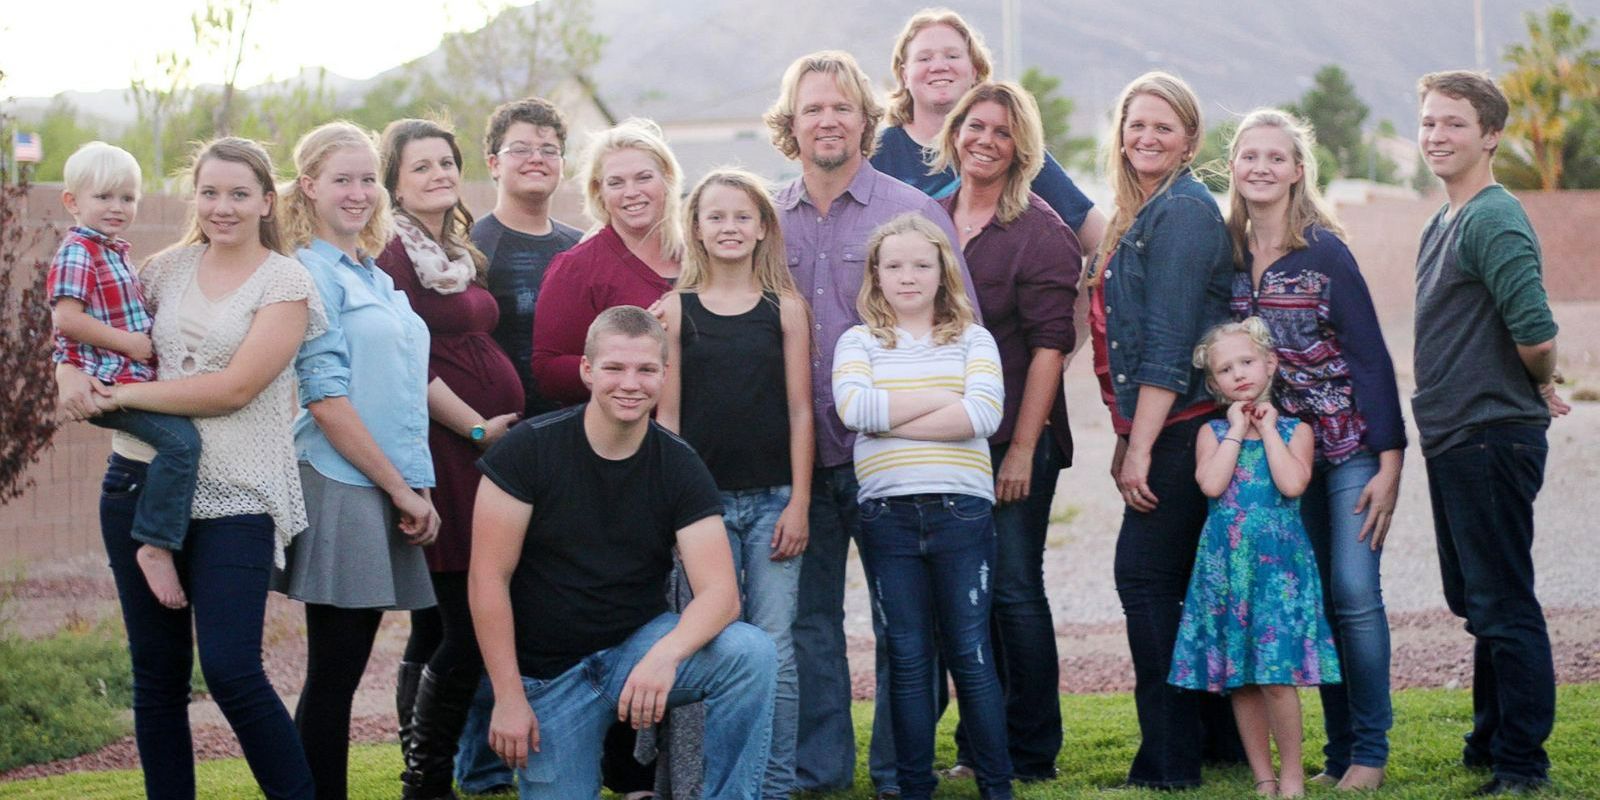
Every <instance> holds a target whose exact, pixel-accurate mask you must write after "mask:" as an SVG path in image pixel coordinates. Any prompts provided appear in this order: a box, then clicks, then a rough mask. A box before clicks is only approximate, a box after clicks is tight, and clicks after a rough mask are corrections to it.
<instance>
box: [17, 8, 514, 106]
mask: <svg viewBox="0 0 1600 800" xmlns="http://www.w3.org/2000/svg"><path fill="white" fill-rule="evenodd" d="M525 2H526V0H513V1H512V2H506V0H453V1H452V2H433V3H426V2H425V3H416V4H410V3H408V4H405V5H406V6H408V7H407V8H406V10H405V11H404V12H403V13H396V8H397V7H400V5H401V4H399V3H396V2H394V0H275V1H274V0H257V9H256V12H255V15H254V17H253V18H252V21H251V31H252V33H251V37H250V38H251V39H252V40H254V41H255V42H257V43H259V46H258V47H256V48H255V49H253V50H251V51H249V52H247V53H246V56H245V60H244V66H243V68H242V69H241V75H240V80H239V84H240V86H241V87H249V86H253V85H255V84H258V83H262V82H265V81H268V80H276V79H281V78H286V77H289V76H292V75H294V74H296V73H297V72H299V71H300V69H301V68H303V67H319V66H320V67H326V68H327V69H328V70H329V71H330V72H333V73H335V74H338V75H342V76H344V77H347V78H356V79H361V78H369V77H371V76H373V75H376V74H377V73H379V72H382V71H384V70H386V69H388V68H390V67H393V66H397V65H399V64H402V63H405V62H406V61H409V60H411V59H413V58H416V57H417V56H421V55H424V54H426V53H428V52H430V51H432V50H433V49H434V48H436V47H438V45H439V40H440V38H441V37H442V36H443V35H444V33H445V32H447V31H452V30H464V29H476V28H479V27H482V25H483V23H484V22H485V21H486V20H488V19H489V17H491V16H493V12H494V11H496V10H498V9H500V8H504V7H505V6H507V5H523V4H525ZM0 6H3V7H4V11H3V12H0V71H3V72H4V73H5V79H4V81H3V82H0V97H48V96H51V95H54V94H56V93H57V92H63V91H68V90H76V91H95V90H99V89H125V88H127V86H128V82H129V81H130V80H131V79H132V78H134V77H136V76H139V75H152V76H153V75H154V74H155V73H154V65H155V58H156V54H158V53H161V52H163V51H167V50H178V51H179V52H183V53H186V54H190V55H191V56H192V57H193V58H194V64H193V66H192V67H191V68H190V72H189V75H190V81H191V82H196V83H220V82H221V81H222V76H223V65H222V63H221V61H220V60H212V61H207V60H203V59H201V58H200V57H199V54H198V53H195V52H194V50H195V47H194V28H193V26H192V25H191V24H190V15H191V14H193V13H194V12H196V11H199V10H202V9H204V7H205V0H0ZM69 25H70V26H72V27H71V30H70V31H69V30H68V27H69Z"/></svg>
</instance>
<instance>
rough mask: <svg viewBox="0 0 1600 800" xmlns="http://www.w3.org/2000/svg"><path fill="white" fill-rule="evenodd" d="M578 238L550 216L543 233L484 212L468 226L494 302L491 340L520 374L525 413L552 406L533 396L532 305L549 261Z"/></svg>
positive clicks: (575, 231)
mask: <svg viewBox="0 0 1600 800" xmlns="http://www.w3.org/2000/svg"><path fill="white" fill-rule="evenodd" d="M582 238H583V232H582V231H580V230H578V229H577V228H574V227H572V226H571V225H566V224H563V223H561V222H559V221H557V220H550V232H549V233H547V234H544V235H543V236H532V235H530V234H526V233H522V232H521V231H514V230H512V229H510V228H508V227H506V226H505V224H504V223H502V222H501V221H500V220H498V219H495V216H494V214H486V215H484V216H483V217H482V218H480V219H479V220H478V221H477V222H475V223H473V225H472V243H473V244H474V245H477V247H478V249H479V250H481V251H483V254H484V255H485V256H488V258H489V275H488V277H489V293H490V294H492V295H494V299H495V302H497V303H499V305H500V323H499V324H498V325H496V326H495V329H494V340H495V341H496V342H499V343H500V347H501V349H503V350H505V351H506V355H507V356H510V357H511V363H512V364H513V365H515V366H516V368H517V375H518V377H520V378H522V390H523V392H524V394H525V396H526V397H527V399H528V401H527V406H526V407H525V409H524V412H523V416H525V417H533V416H537V415H539V414H543V413H544V412H546V411H552V410H554V409H555V408H557V404H555V403H552V402H550V401H548V400H546V399H544V398H543V397H542V396H541V395H540V394H539V391H538V387H537V386H535V385H534V381H533V372H532V367H531V363H532V361H533V308H534V305H535V304H536V303H537V302H538V300H539V286H540V284H542V283H543V282H544V272H545V269H546V268H547V267H549V266H550V261H551V260H552V259H554V258H555V257H556V256H557V255H559V254H561V253H562V252H563V251H565V250H567V249H568V248H570V247H572V246H573V245H575V244H577V243H578V240H579V239H582Z"/></svg>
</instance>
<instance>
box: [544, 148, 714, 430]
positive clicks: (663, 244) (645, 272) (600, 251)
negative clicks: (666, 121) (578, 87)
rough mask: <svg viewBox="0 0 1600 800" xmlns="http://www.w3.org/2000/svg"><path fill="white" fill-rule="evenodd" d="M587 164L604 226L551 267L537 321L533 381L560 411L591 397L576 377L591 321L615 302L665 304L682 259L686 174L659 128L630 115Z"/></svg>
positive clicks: (587, 183) (590, 201) (587, 196)
mask: <svg viewBox="0 0 1600 800" xmlns="http://www.w3.org/2000/svg"><path fill="white" fill-rule="evenodd" d="M584 162H585V170H584V172H585V179H584V186H583V190H584V209H585V211H587V212H588V214H589V216H590V217H591V218H592V219H594V220H596V221H597V222H598V227H597V228H596V229H595V230H594V231H592V232H591V233H590V235H589V237H588V238H586V239H584V240H583V241H582V242H579V243H578V245H577V246H575V247H573V248H572V249H571V250H568V251H566V252H565V253H562V254H561V255H559V256H556V258H555V260H554V261H551V262H550V269H549V271H548V272H546V273H545V277H544V286H543V287H542V288H541V289H540V290H539V300H538V305H537V306H535V308H534V315H533V320H534V322H533V365H532V367H533V377H534V381H535V382H537V384H538V385H539V390H540V392H541V393H543V394H544V395H545V396H546V397H548V398H549V399H551V400H554V401H556V402H558V403H560V404H562V405H573V404H575V403H582V402H584V401H586V400H588V399H589V389H588V388H587V387H585V386H584V385H583V381H582V380H580V379H579V378H578V359H579V358H580V357H581V356H582V355H583V339H584V336H585V334H587V333H588V331H589V324H590V323H591V322H594V318H595V317H596V316H598V315H599V314H600V312H601V311H604V310H606V309H608V308H611V307H612V306H621V305H635V306H640V307H644V308H648V307H650V305H651V304H652V303H654V302H656V301H657V300H659V299H661V296H662V295H664V294H666V293H667V292H669V291H671V290H672V281H673V280H675V279H676V278H677V277H678V260H679V259H680V258H681V257H682V255H683V231H682V229H681V228H680V227H679V217H680V216H681V214H679V212H678V206H679V197H680V196H681V194H682V188H683V186H682V182H683V170H682V169H681V168H679V167H678V160H677V159H676V158H675V157H673V155H672V151H671V150H669V149H667V143H666V141H664V140H663V139H662V137H661V129H660V128H658V127H657V126H656V124H655V123H654V122H651V121H649V120H643V119H630V120H627V121H625V122H623V123H622V124H621V125H618V126H616V127H615V128H611V129H609V130H606V131H602V132H601V133H599V134H598V135H596V136H595V138H594V140H593V141H592V142H591V143H590V145H589V148H588V150H587V151H586V152H585V154H584Z"/></svg>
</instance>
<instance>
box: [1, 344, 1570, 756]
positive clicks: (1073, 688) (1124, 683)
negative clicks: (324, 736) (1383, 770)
mask: <svg viewBox="0 0 1600 800" xmlns="http://www.w3.org/2000/svg"><path fill="white" fill-rule="evenodd" d="M1406 379H1407V376H1406V375H1405V374H1404V372H1403V371H1402V376H1401V380H1402V384H1404V383H1405V381H1406ZM1401 390H1402V392H1409V390H1410V387H1409V386H1405V385H1402V387H1401ZM1067 396H1068V397H1069V398H1071V400H1072V403H1071V416H1072V420H1073V435H1074V437H1075V439H1076V443H1077V454H1076V457H1075V463H1076V466H1074V467H1073V468H1072V469H1070V470H1067V471H1066V472H1065V473H1063V475H1062V478H1061V482H1060V484H1059V487H1058V489H1057V493H1056V515H1055V516H1056V518H1057V519H1058V520H1062V522H1060V523H1059V524H1056V525H1054V526H1052V528H1051V532H1050V539H1049V545H1048V550H1047V552H1046V558H1045V580H1046V586H1047V587H1048V589H1049V593H1050V598H1051V604H1052V607H1053V610H1054V612H1055V620H1056V635H1057V640H1058V645H1059V647H1060V651H1061V655H1062V670H1061V673H1062V678H1061V689H1062V691H1066V692H1108V691H1127V690H1130V689H1131V688H1132V687H1133V672H1132V664H1131V662H1130V661H1129V659H1128V650H1127V643H1126V640H1125V638H1124V629H1123V625H1122V613H1121V608H1120V606H1119V605H1118V603H1117V596H1116V591H1115V589H1114V587H1113V586H1112V580H1111V560H1112V554H1113V548H1114V545H1115V539H1116V530H1117V525H1118V522H1119V520H1120V517H1121V513H1122V508H1121V505H1120V501H1119V500H1118V498H1117V494H1116V492H1115V490H1114V487H1113V484H1112V482H1111V478H1110V477H1109V475H1108V474H1107V468H1108V465H1109V464H1110V458H1111V455H1110V451H1111V444H1112V436H1111V432H1110V429H1109V425H1108V424H1107V420H1106V414H1105V410H1104V409H1103V408H1102V407H1100V405H1099V399H1098V393H1097V391H1096V389H1095V387H1094V386H1093V383H1092V376H1090V375H1089V374H1088V368H1087V359H1079V360H1078V361H1077V362H1076V363H1074V364H1073V366H1072V368H1071V369H1070V370H1069V372H1068V386H1067ZM1411 439H1412V442H1413V446H1412V448H1411V450H1410V451H1409V452H1408V453H1407V456H1406V467H1405V472H1404V478H1403V481H1402V485H1401V500H1400V506H1399V509H1398V511H1397V514H1396V518H1395V523H1394V528H1393V530H1392V531H1391V533H1390V536H1389V541H1388V544H1387V545H1386V549H1385V552H1384V562H1383V586H1384V590H1385V600H1386V603H1387V606H1388V610H1389V619H1390V624H1391V628H1392V639H1393V649H1394V661H1393V664H1394V666H1393V682H1394V686H1395V687H1396V688H1406V687H1412V686H1467V685H1469V684H1470V681H1471V673H1472V640H1471V637H1470V636H1468V635H1467V634H1466V633H1465V632H1464V631H1463V630H1462V628H1461V622H1460V620H1458V619H1456V618H1455V617H1453V616H1451V615H1450V614H1449V612H1448V611H1446V610H1445V607H1444V597H1443V595H1442V594H1441V590H1440V582H1439V571H1438V570H1439V567H1438V562H1437V560H1436V557H1435V552H1434V541H1433V525H1432V518H1431V515H1430V512H1429V507H1428V497H1427V484H1426V480H1425V475H1424V472H1423V462H1422V457H1421V453H1420V451H1418V450H1417V448H1416V446H1415V441H1416V436H1415V431H1412V437H1411ZM1596 442H1600V404H1596V403H1583V404H1577V405H1576V407H1575V409H1574V411H1573V413H1572V414H1571V415H1570V416H1568V417H1566V418H1564V419H1561V420H1557V421H1556V423H1555V424H1554V426H1553V427H1552V428H1551V430H1550V445H1551V446H1550V459H1551V460H1550V463H1549V464H1548V465H1547V467H1546V472H1545V485H1544V489H1543V491H1542V492H1541V493H1540V496H1539V501H1538V505H1537V508H1536V514H1537V525H1538V531H1539V534H1538V539H1537V541H1536V542H1535V544H1534V560H1535V562H1536V564H1537V569H1538V574H1539V596H1540V598H1541V600H1542V601H1543V602H1544V604H1545V611H1546V617H1547V618H1548V620H1549V625H1550V635H1551V640H1552V642H1553V644H1554V647H1555V661H1556V675H1557V678H1558V679H1559V680H1560V681H1562V682H1563V683H1579V682H1591V681H1600V594H1597V593H1596V592H1595V591H1594V589H1593V586H1594V580H1595V576H1597V575H1600V547H1595V546H1594V544H1593V541H1592V537H1589V536H1586V534H1587V532H1588V531H1589V530H1591V529H1590V524H1591V521H1592V520H1595V519H1600V492H1596V491H1595V490H1594V487H1596V486H1600V458H1596V457H1595V455H1594V452H1593V451H1590V450H1587V449H1586V448H1587V447H1593V446H1594V443H1596ZM32 572H33V574H32V576H31V577H30V578H29V579H28V580H25V581H23V582H22V583H20V584H17V585H15V586H13V587H12V588H13V589H14V590H15V595H16V598H15V600H14V601H13V605H14V606H15V608H14V609H13V614H12V616H13V619H12V620H11V625H12V626H13V628H14V629H15V630H17V631H18V632H20V633H21V634H22V635H24V636H39V635H45V634H48V633H50V632H52V631H55V630H58V629H60V628H61V627H62V625H64V624H68V623H70V622H73V621H75V620H78V621H83V620H88V621H92V620H97V619H100V618H103V617H106V616H112V615H115V614H116V613H117V609H116V596H115V593H114V592H113V590H112V587H111V581H110V578H109V576H108V575H107V574H106V572H105V568H104V564H103V562H102V560H101V559H100V558H85V559H82V560H80V561H78V562H73V563H67V564H54V565H43V566H38V567H35V568H34V569H33V571H32ZM845 611H846V619H845V625H846V630H847V633H848V634H849V642H850V664H851V672H852V677H853V680H854V685H855V693H856V696H857V697H858V698H868V697H871V696H872V684H873V678H872V646H873V642H872V629H871V622H870V619H869V617H868V616H867V599H866V590H865V587H864V584H863V581H862V578H861V571H860V565H859V562H858V561H856V560H852V563H851V568H850V574H849V589H848V591H847V593H846V609H845ZM406 631H407V623H406V618H405V616H404V615H401V614H390V615H388V616H387V617H386V619H385V621H384V625H383V628H382V630H381V631H380V633H379V638H378V643H377V645H376V647H375V648H374V649H373V657H372V660H371V662H370V663H369V665H368V668H367V672H366V676H365V678H364V679H363V681H362V684H361V689H360V692H359V693H358V695H357V697H356V706H355V710H354V714H353V717H354V721H353V723H352V731H351V733H352V738H353V739H354V740H356V741H362V742H373V741H389V740H393V738H394V733H395V721H394V706H393V699H392V697H393V692H394V668H395V665H396V664H397V663H398V662H399V659H400V653H401V651H402V650H403V649H404V644H405V636H406ZM265 645H266V647H265V650H266V667H267V673H268V675H269V677H270V678H271V679H272V682H273V685H274V686H277V687H278V689H279V691H280V692H282V693H283V694H284V701H285V703H286V704H287V705H288V706H289V707H290V708H293V707H294V704H295V702H296V700H297V699H298V694H297V693H298V691H299V687H300V684H301V682H302V681H303V678H304V674H303V668H304V661H305V640H304V622H303V616H302V612H301V609H300V607H299V605H298V604H296V603H293V602H290V601H288V600H286V599H284V598H282V597H278V596H274V597H273V598H272V599H271V601H270V602H269V604H268V611H267V622H266V634H265ZM190 718H191V720H192V721H193V724H194V730H195V751H196V753H197V755H198V756H199V757H201V758H222V757H228V756H235V755H238V743H237V742H236V741H235V740H234V738H233V734H232V733H231V732H230V731H229V730H228V728H227V725H226V724H225V722H224V721H223V719H222V716H221V714H220V713H219V712H218V711H217V708H216V706H215V705H214V704H212V703H211V702H210V701H209V700H208V699H206V698H199V699H197V700H196V702H195V703H194V704H193V705H192V706H191V707H190ZM137 763H138V756H137V754H136V753H135V751H134V747H133V742H132V739H131V738H130V739H124V740H122V741H119V742H116V743H114V744H112V745H111V746H109V747H106V748H104V749H102V750H100V751H98V752H95V753H92V754H89V755H86V756H82V757H79V758H75V759H69V760H65V761H57V762H54V763H50V764H41V765H34V766H29V767H24V768H21V769H17V770H13V771H11V772H9V773H5V774H0V781H5V780H16V779H21V778H28V777H37V776H41V775H50V774H59V773H63V772H73V771H80V770H94V769H118V768H128V767H132V766H136V765H137Z"/></svg>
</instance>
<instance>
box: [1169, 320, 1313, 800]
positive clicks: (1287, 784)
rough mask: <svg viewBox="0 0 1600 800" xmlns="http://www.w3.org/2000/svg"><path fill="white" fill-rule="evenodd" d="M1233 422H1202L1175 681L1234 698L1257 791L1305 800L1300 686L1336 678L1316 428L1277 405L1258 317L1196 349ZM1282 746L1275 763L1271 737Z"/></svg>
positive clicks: (1267, 342) (1267, 340)
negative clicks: (1304, 503) (1306, 496)
mask: <svg viewBox="0 0 1600 800" xmlns="http://www.w3.org/2000/svg"><path fill="white" fill-rule="evenodd" d="M1194 362H1195V365H1196V366H1198V367H1203V368H1204V369H1205V370H1206V383H1207V385H1208V386H1209V387H1210V389H1211V391H1212V392H1213V393H1214V394H1215V395H1216V396H1217V397H1218V399H1219V400H1220V401H1222V402H1224V403H1227V408H1228V414H1227V419H1226V420H1214V421H1212V422H1210V423H1209V424H1208V425H1207V426H1206V427H1204V428H1201V429H1200V434H1199V438H1198V440H1197V441H1196V443H1195V478H1196V479H1197V480H1198V482H1199V484H1200V489H1201V491H1203V492H1205V494H1206V496H1207V497H1209V498H1211V501H1210V511H1209V513H1208V515H1207V517H1206V525H1205V529H1204V531H1202V533H1201V534H1200V546H1199V552H1198V553H1197V554H1196V557H1195V564H1194V573H1193V575H1192V576H1191V577H1190V579H1189V593H1188V596H1187V597H1186V598H1184V604H1183V618H1182V622H1181V623H1180V625H1179V628H1178V643H1177V646H1176V647H1175V648H1174V649H1173V654H1172V670H1171V672H1170V673H1169V674H1168V676H1167V682H1168V683H1171V684H1173V685H1174V686H1179V687H1182V688H1185V689H1199V690H1203V691H1208V692H1218V693H1226V694H1228V695H1229V696H1230V697H1231V698H1232V702H1233V713H1234V717H1235V718H1236V719H1237V720H1238V722H1239V737H1240V739H1241V740H1242V741H1243V743H1244V748H1245V755H1246V757H1247V758H1248V759H1249V761H1250V771H1251V772H1252V773H1253V774H1254V776H1255V780H1256V793H1257V794H1260V795H1265V796H1269V797H1270V796H1281V797H1300V796H1303V795H1304V794H1305V768H1304V767H1303V766H1302V765H1301V762H1300V754H1301V751H1300V745H1301V736H1302V733H1301V725H1300V698H1299V695H1298V694H1296V692H1295V687H1298V686H1316V685H1320V684H1323V683H1337V682H1339V680H1340V677H1339V661H1338V656H1337V655H1336V654H1335V651H1334V646H1333V634H1332V632H1331V630H1330V629H1329V627H1328V620H1327V617H1326V616H1325V615H1324V614H1323V609H1322V583H1321V579H1320V578H1319V577H1318V574H1317V562H1316V556H1315V555H1314V554H1313V553H1312V550H1311V540H1310V539H1309V538H1308V537H1307V536H1306V531H1305V526H1304V525H1302V524H1301V521H1300V500H1299V497H1300V494H1301V493H1302V492H1304V491H1305V488H1306V485H1307V484H1308V483H1309V482H1310V480H1311V463H1312V451H1313V449H1314V444H1315V443H1314V442H1313V437H1312V433H1311V429H1310V427H1309V426H1307V425H1306V424H1305V423H1304V422H1300V421H1299V420H1296V419H1280V418H1279V416H1278V411H1277V409H1276V408H1274V407H1273V405H1272V402H1271V399H1270V398H1271V388H1272V376H1273V374H1274V373H1275V372H1276V370H1277V357H1276V356H1275V355H1274V353H1273V350H1272V340H1271V336H1270V335H1269V334H1268V333H1267V328H1266V325H1265V324H1264V323H1262V321H1261V320H1260V319H1257V318H1255V317H1252V318H1250V319H1246V320H1245V321H1243V322H1234V323H1228V324H1226V325H1219V326H1217V327H1216V328H1213V329H1212V330H1211V331H1210V332H1208V333H1207V334H1206V335H1205V337H1204V338H1203V339H1201V341H1200V344H1199V346H1197V347H1196V348H1195V352H1194ZM1269 734H1270V738H1271V740H1273V741H1275V742H1276V743H1277V745H1278V755H1279V757H1280V759H1281V761H1282V764H1281V770H1280V771H1279V772H1276V773H1275V772H1274V771H1273V768H1272V750H1271V747H1270V744H1269V741H1268V738H1269Z"/></svg>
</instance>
